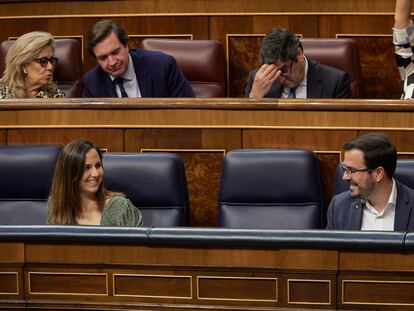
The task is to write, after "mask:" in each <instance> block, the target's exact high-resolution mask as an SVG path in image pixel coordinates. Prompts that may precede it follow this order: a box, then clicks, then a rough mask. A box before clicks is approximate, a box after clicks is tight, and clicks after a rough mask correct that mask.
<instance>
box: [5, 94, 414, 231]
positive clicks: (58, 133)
mask: <svg viewBox="0 0 414 311" xmlns="http://www.w3.org/2000/svg"><path fill="white" fill-rule="evenodd" d="M97 101H98V102H97ZM0 110H1V111H0V128H1V130H0V133H1V132H2V133H5V135H6V138H5V139H4V143H8V144H30V143H32V144H33V143H38V144H45V143H58V144H65V143H67V142H68V141H70V140H72V139H76V138H86V139H89V140H92V141H94V142H95V143H97V144H98V145H100V146H101V147H102V148H107V149H108V151H130V152H157V151H160V152H173V153H176V154H179V155H180V156H181V157H182V158H183V160H184V166H185V169H186V176H187V182H188V189H189V196H190V224H191V225H192V226H207V227H209V226H216V225H217V202H218V191H219V183H220V170H221V161H222V159H223V156H224V154H225V153H226V152H228V151H230V150H233V149H240V148H288V149H289V148H293V149H307V150H312V151H314V152H315V153H316V154H317V157H318V159H319V161H320V174H321V182H322V187H323V195H324V206H325V209H324V213H325V212H326V209H327V207H328V205H329V202H330V200H331V196H332V189H333V180H334V173H335V168H336V166H337V164H338V163H339V161H340V160H341V150H342V144H343V143H344V142H345V141H348V140H350V139H352V138H354V137H356V136H358V135H360V134H363V133H366V132H372V131H382V132H384V131H385V132H386V133H387V134H388V135H389V136H390V137H391V139H392V140H393V141H394V142H395V144H396V146H397V149H398V151H399V152H400V158H414V141H413V140H412V134H413V131H414V129H413V124H414V114H413V111H414V105H413V104H412V103H411V102H409V101H366V100H300V99H296V100H263V101H262V100H249V99H178V100H177V99H162V100H160V99H132V98H130V99H125V100H124V99H105V100H104V101H100V100H88V99H85V100H63V101H61V100H45V101H44V102H41V103H39V102H37V101H24V102H22V103H15V102H10V101H3V102H2V104H1V105H0ZM323 219H325V217H324V218H323Z"/></svg>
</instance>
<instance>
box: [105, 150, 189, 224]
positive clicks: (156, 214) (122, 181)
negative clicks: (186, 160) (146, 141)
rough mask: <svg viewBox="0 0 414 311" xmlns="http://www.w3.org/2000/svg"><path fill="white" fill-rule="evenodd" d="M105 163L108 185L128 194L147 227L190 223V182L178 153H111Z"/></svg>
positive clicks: (109, 187) (110, 188) (106, 155)
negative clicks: (188, 185)
mask: <svg viewBox="0 0 414 311" xmlns="http://www.w3.org/2000/svg"><path fill="white" fill-rule="evenodd" d="M103 164H104V169H105V186H106V187H107V188H108V189H109V190H112V191H120V192H123V193H125V194H126V195H127V197H128V198H129V199H130V200H131V201H132V203H134V205H135V206H136V207H138V208H139V209H140V210H141V211H142V214H143V216H144V225H145V226H149V227H150V226H156V227H158V226H161V227H164V226H183V225H187V224H188V218H189V203H188V191H187V182H186V178H185V171H184V165H183V162H182V160H181V158H180V157H179V156H178V155H175V154H171V153H127V152H125V153H112V152H108V153H105V154H104V157H103Z"/></svg>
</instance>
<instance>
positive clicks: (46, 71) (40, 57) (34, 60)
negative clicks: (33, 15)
mask: <svg viewBox="0 0 414 311" xmlns="http://www.w3.org/2000/svg"><path fill="white" fill-rule="evenodd" d="M53 42H54V38H53V36H52V35H51V34H50V33H48V32H43V31H33V32H29V33H26V34H24V35H22V36H20V37H19V38H18V39H17V40H16V42H14V43H13V45H12V46H11V47H10V49H9V50H8V52H7V55H6V64H5V70H4V74H3V76H2V77H1V79H0V99H13V98H60V97H65V94H64V93H63V92H62V91H61V90H59V89H58V88H57V87H56V84H55V83H54V82H53V72H54V69H55V66H56V62H57V61H58V60H57V58H55V57H54V52H55V48H54V45H53Z"/></svg>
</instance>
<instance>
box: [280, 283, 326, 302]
mask: <svg viewBox="0 0 414 311" xmlns="http://www.w3.org/2000/svg"><path fill="white" fill-rule="evenodd" d="M290 282H304V283H305V282H306V283H312V282H314V283H316V282H318V283H328V285H329V296H328V297H329V299H328V300H329V302H294V301H291V300H290ZM286 283H287V284H286V289H287V303H288V304H296V305H303V304H307V305H323V306H326V305H330V304H332V295H331V292H332V282H331V280H318V279H287V282H286Z"/></svg>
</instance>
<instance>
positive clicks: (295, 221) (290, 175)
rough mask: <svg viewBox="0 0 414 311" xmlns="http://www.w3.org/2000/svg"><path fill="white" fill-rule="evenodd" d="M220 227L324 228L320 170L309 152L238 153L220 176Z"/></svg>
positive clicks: (228, 159) (226, 160) (226, 162)
mask: <svg viewBox="0 0 414 311" xmlns="http://www.w3.org/2000/svg"><path fill="white" fill-rule="evenodd" d="M218 209H219V210H218V217H219V226H222V227H229V228H263V229H271V228H274V229H317V228H321V225H322V224H321V217H322V193H321V183H320V177H319V164H318V160H317V158H316V156H315V154H314V153H313V152H311V151H306V150H248V149H246V150H235V151H231V152H229V153H228V154H227V155H226V156H225V158H224V160H223V166H222V171H221V184H220V193H219V206H218Z"/></svg>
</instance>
